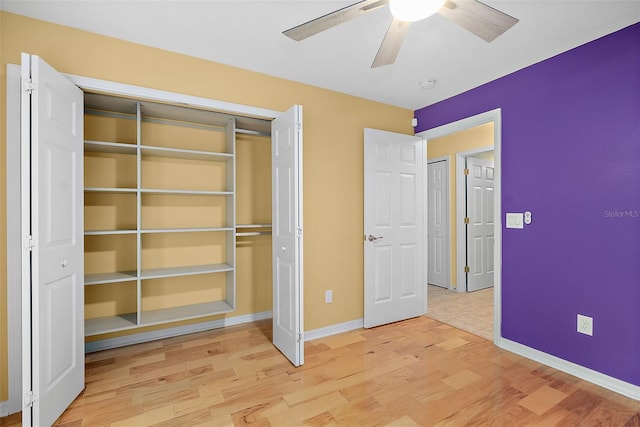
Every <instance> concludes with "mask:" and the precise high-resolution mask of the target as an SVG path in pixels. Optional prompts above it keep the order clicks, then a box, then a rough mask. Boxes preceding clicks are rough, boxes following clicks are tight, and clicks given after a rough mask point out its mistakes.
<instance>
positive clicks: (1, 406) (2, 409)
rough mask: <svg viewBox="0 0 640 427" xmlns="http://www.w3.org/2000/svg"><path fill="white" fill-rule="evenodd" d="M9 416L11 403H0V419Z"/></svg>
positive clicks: (6, 401)
mask: <svg viewBox="0 0 640 427" xmlns="http://www.w3.org/2000/svg"><path fill="white" fill-rule="evenodd" d="M7 415H9V401H8V400H5V401H4V402H0V418H2V417H6V416H7Z"/></svg>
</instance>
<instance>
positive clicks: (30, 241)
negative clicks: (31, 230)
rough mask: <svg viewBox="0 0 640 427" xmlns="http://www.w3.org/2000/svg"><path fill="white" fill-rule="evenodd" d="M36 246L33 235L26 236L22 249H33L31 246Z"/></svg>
mask: <svg viewBox="0 0 640 427" xmlns="http://www.w3.org/2000/svg"><path fill="white" fill-rule="evenodd" d="M35 246H36V244H35V242H34V241H33V236H27V238H26V239H25V241H24V250H25V251H29V252H31V251H33V248H34V247H35Z"/></svg>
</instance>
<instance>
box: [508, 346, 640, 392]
mask: <svg viewBox="0 0 640 427" xmlns="http://www.w3.org/2000/svg"><path fill="white" fill-rule="evenodd" d="M496 345H497V346H498V347H500V348H502V349H505V350H508V351H510V352H512V353H516V354H519V355H520V356H523V357H526V358H527V359H531V360H535V361H536V362H540V363H542V364H545V365H547V366H550V367H552V368H555V369H558V370H559V371H563V372H566V373H568V374H571V375H573V376H575V377H578V378H580V379H583V380H585V381H589V382H591V383H594V384H596V385H599V386H601V387H604V388H606V389H609V390H611V391H614V392H616V393H619V394H622V395H624V396H627V397H630V398H631V399H635V400H640V387H639V386H637V385H633V384H631V383H628V382H625V381H622V380H619V379H617V378H613V377H610V376H609V375H606V374H603V373H601V372H597V371H594V370H593V369H589V368H585V367H584V366H580V365H577V364H575V363H572V362H569V361H567V360H564V359H561V358H559V357H556V356H552V355H550V354H548V353H544V352H542V351H539V350H536V349H533V348H531V347H527V346H525V345H522V344H519V343H517V342H515V341H511V340H508V339H505V338H499V339H498V341H497V342H496Z"/></svg>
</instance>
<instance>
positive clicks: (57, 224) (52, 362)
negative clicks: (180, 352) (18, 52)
mask: <svg viewBox="0 0 640 427" xmlns="http://www.w3.org/2000/svg"><path fill="white" fill-rule="evenodd" d="M21 102H22V105H21V108H22V110H21V126H22V129H21V138H22V141H21V144H22V146H23V150H22V153H23V154H24V155H23V156H22V157H23V160H22V180H23V188H24V186H27V187H26V188H27V191H26V192H25V194H30V197H29V200H28V201H25V203H27V206H26V208H25V209H24V212H23V221H24V222H25V224H23V227H22V229H23V230H26V231H27V232H26V235H24V236H22V237H23V241H24V242H32V243H31V244H26V245H25V246H26V247H25V252H24V254H23V278H22V285H23V313H24V314H23V325H22V326H23V328H22V330H23V333H24V337H23V372H24V375H23V383H22V387H23V392H24V394H23V395H24V396H32V397H31V398H26V397H25V399H24V403H23V408H22V409H23V411H22V414H23V415H22V416H23V424H24V425H34V426H48V425H51V424H53V422H54V421H55V420H56V419H57V418H58V417H59V416H60V414H62V412H63V411H64V410H65V409H66V408H67V406H68V405H69V404H70V403H71V402H72V401H73V400H74V399H75V397H76V396H77V395H78V394H79V393H80V392H81V391H82V389H83V388H84V233H83V229H84V226H83V215H84V213H83V203H84V202H83V196H84V192H83V142H84V139H83V114H84V107H83V102H84V98H83V94H82V91H81V90H80V89H78V88H77V87H76V86H75V85H74V84H72V83H71V82H70V81H69V80H68V79H67V78H65V77H64V76H62V75H61V74H60V73H58V72H57V71H56V70H54V69H53V68H51V67H50V66H49V65H47V63H45V62H44V61H42V60H41V59H40V58H39V57H37V56H35V55H34V56H30V55H27V54H23V55H22V100H21ZM29 236H31V238H29ZM29 247H30V248H31V249H30V250H29ZM29 331H30V332H31V333H30V335H29ZM29 400H31V402H29Z"/></svg>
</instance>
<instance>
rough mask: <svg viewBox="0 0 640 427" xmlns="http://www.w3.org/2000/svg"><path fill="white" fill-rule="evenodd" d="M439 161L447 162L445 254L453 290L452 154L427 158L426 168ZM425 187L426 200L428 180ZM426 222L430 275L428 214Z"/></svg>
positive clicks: (448, 276)
mask: <svg viewBox="0 0 640 427" xmlns="http://www.w3.org/2000/svg"><path fill="white" fill-rule="evenodd" d="M425 152H426V147H425ZM425 157H426V155H425ZM437 162H445V163H446V164H447V192H446V194H445V201H444V203H445V206H446V207H447V225H448V226H447V227H446V236H445V241H446V242H447V245H448V246H447V250H446V253H445V256H446V264H447V269H446V270H447V273H446V277H447V283H448V284H449V286H448V287H447V289H449V290H450V291H452V290H455V288H456V285H455V284H454V283H453V281H452V280H451V185H450V184H451V159H450V156H442V157H434V158H433V159H426V160H425V166H424V170H425V171H428V167H429V163H437ZM426 177H428V172H427V173H425V181H426V180H427V179H428V178H426ZM425 188H426V190H425V197H427V198H426V199H425V200H429V199H428V197H429V194H428V193H429V188H428V181H426V182H425ZM427 212H428V211H427ZM425 224H427V225H426V226H425V230H426V232H425V234H426V235H427V249H426V250H425V257H426V260H427V261H426V265H427V275H428V272H429V267H428V266H429V254H428V245H429V226H428V225H429V222H428V217H427V216H426V215H425ZM427 277H428V276H427ZM427 282H428V279H427ZM427 284H428V283H427Z"/></svg>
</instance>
